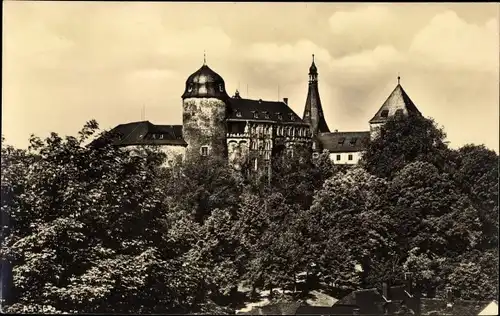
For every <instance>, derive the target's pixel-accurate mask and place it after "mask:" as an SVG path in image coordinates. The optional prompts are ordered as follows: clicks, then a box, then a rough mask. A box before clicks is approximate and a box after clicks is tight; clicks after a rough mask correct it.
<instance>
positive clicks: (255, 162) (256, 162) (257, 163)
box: [253, 158, 259, 171]
mask: <svg viewBox="0 0 500 316" xmlns="http://www.w3.org/2000/svg"><path fill="white" fill-rule="evenodd" d="M253 166H254V169H255V170H256V171H257V169H258V168H259V160H258V159H257V158H255V159H254V160H253Z"/></svg>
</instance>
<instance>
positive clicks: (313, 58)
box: [313, 54, 314, 62]
mask: <svg viewBox="0 0 500 316" xmlns="http://www.w3.org/2000/svg"><path fill="white" fill-rule="evenodd" d="M313 62H314V54H313Z"/></svg>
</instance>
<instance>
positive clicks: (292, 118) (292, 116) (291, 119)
mask: <svg viewBox="0 0 500 316" xmlns="http://www.w3.org/2000/svg"><path fill="white" fill-rule="evenodd" d="M288 115H289V116H290V121H295V116H294V115H293V113H289V114H288Z"/></svg>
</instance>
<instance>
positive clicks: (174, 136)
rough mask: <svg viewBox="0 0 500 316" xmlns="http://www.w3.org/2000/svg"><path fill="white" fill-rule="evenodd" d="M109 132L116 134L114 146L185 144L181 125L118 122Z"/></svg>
mask: <svg viewBox="0 0 500 316" xmlns="http://www.w3.org/2000/svg"><path fill="white" fill-rule="evenodd" d="M110 132H111V133H113V134H116V135H117V139H116V141H115V142H114V145H116V146H132V145H172V146H187V143H186V142H185V141H184V139H183V138H182V125H154V124H152V123H150V122H149V121H141V122H132V123H127V124H120V125H118V126H117V127H115V128H113V129H112V130H111V131H110Z"/></svg>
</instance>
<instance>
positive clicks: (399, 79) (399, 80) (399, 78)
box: [398, 72, 401, 84]
mask: <svg viewBox="0 0 500 316" xmlns="http://www.w3.org/2000/svg"><path fill="white" fill-rule="evenodd" d="M400 82H401V77H400V76H399V72H398V84H399V83H400Z"/></svg>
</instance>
